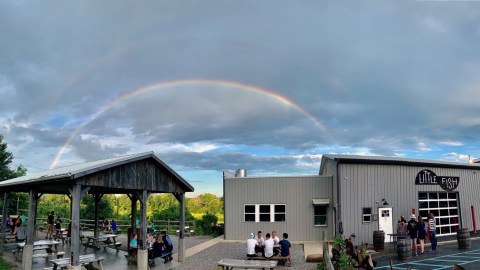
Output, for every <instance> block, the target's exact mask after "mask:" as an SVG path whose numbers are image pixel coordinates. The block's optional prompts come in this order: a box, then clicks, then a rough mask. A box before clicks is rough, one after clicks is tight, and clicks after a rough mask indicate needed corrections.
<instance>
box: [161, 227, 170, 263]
mask: <svg viewBox="0 0 480 270" xmlns="http://www.w3.org/2000/svg"><path fill="white" fill-rule="evenodd" d="M160 235H161V236H162V242H163V246H164V247H165V249H164V250H163V254H169V253H170V255H169V256H168V257H166V258H165V262H168V261H171V260H173V257H172V253H173V242H172V239H170V236H169V235H167V233H166V232H165V231H161V232H160Z"/></svg>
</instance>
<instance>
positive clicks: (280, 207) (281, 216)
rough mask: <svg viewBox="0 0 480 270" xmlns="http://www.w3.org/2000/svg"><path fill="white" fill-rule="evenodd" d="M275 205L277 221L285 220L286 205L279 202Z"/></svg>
mask: <svg viewBox="0 0 480 270" xmlns="http://www.w3.org/2000/svg"><path fill="white" fill-rule="evenodd" d="M274 207H275V222H285V205H284V204H277V205H275V206H274Z"/></svg>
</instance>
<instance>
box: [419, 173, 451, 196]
mask: <svg viewBox="0 0 480 270" xmlns="http://www.w3.org/2000/svg"><path fill="white" fill-rule="evenodd" d="M458 182H460V177H458V176H438V175H436V174H435V173H434V172H433V171H431V170H427V169H425V170H421V171H420V172H418V174H417V178H415V185H439V186H440V187H441V188H442V189H443V190H446V191H452V190H454V189H456V188H457V187H458Z"/></svg>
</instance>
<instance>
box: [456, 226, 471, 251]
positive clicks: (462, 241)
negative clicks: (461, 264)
mask: <svg viewBox="0 0 480 270" xmlns="http://www.w3.org/2000/svg"><path fill="white" fill-rule="evenodd" d="M457 242H458V248H459V249H470V248H471V244H470V231H469V230H468V228H459V229H458V231H457Z"/></svg>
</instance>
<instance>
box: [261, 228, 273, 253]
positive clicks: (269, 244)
mask: <svg viewBox="0 0 480 270" xmlns="http://www.w3.org/2000/svg"><path fill="white" fill-rule="evenodd" d="M265 237H266V239H265V246H264V247H265V248H264V249H263V256H264V257H265V258H267V259H268V258H271V257H273V239H272V238H270V233H267V235H265Z"/></svg>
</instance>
